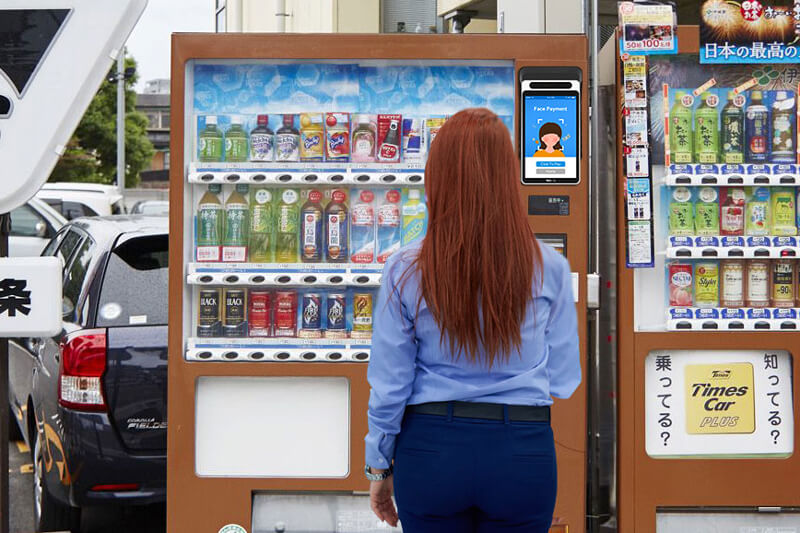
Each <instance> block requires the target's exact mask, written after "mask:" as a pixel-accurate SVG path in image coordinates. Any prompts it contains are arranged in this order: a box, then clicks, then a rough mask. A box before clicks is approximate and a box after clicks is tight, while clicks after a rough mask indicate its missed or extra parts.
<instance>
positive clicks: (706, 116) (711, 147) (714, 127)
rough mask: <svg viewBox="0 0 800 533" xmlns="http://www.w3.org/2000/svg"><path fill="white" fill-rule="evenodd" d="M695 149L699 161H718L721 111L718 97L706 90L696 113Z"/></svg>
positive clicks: (701, 96)
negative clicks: (718, 109)
mask: <svg viewBox="0 0 800 533" xmlns="http://www.w3.org/2000/svg"><path fill="white" fill-rule="evenodd" d="M694 151H695V159H696V160H697V162H698V163H716V162H717V161H718V159H719V113H718V112H717V97H716V95H714V94H711V93H708V92H705V93H703V94H701V95H700V107H698V108H697V111H695V113H694Z"/></svg>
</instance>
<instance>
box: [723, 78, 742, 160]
mask: <svg viewBox="0 0 800 533" xmlns="http://www.w3.org/2000/svg"><path fill="white" fill-rule="evenodd" d="M739 100H742V104H739V105H737V104H738V102H739ZM743 100H744V97H739V98H737V96H736V95H735V94H734V93H733V91H728V103H727V104H725V107H724V108H722V162H723V163H729V164H738V163H744V108H743V107H742V105H743V104H744V102H743Z"/></svg>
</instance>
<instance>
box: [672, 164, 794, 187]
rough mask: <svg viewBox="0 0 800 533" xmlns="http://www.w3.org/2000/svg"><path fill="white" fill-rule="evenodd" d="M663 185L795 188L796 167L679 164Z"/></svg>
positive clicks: (786, 165) (790, 165)
mask: <svg viewBox="0 0 800 533" xmlns="http://www.w3.org/2000/svg"><path fill="white" fill-rule="evenodd" d="M664 181H665V184H666V185H686V186H691V185H694V186H708V187H714V186H728V185H734V186H766V187H769V186H784V187H786V186H797V185H800V173H798V166H797V165H794V164H783V163H772V164H749V163H742V164H682V165H675V164H673V165H669V167H668V169H667V175H666V177H665V179H664Z"/></svg>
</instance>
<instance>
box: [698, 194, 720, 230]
mask: <svg viewBox="0 0 800 533" xmlns="http://www.w3.org/2000/svg"><path fill="white" fill-rule="evenodd" d="M697 199H698V200H699V201H698V202H697V203H696V204H695V206H694V226H695V232H696V234H697V235H703V236H708V235H719V196H718V195H717V190H716V189H715V188H714V187H703V188H702V189H700V192H699V193H698V195H697Z"/></svg>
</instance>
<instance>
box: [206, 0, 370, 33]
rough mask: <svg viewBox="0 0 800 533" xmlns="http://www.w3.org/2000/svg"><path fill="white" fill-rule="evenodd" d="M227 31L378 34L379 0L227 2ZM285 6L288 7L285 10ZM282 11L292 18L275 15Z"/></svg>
mask: <svg viewBox="0 0 800 533" xmlns="http://www.w3.org/2000/svg"><path fill="white" fill-rule="evenodd" d="M216 1H217V2H219V5H220V7H219V8H218V9H222V10H223V12H224V18H225V26H226V31H229V32H267V33H270V32H278V31H286V32H288V33H331V32H338V33H377V32H379V31H380V18H381V14H380V2H379V1H378V0H285V2H281V1H279V0H227V1H226V2H225V4H224V7H222V2H221V0H216ZM283 5H285V8H284V7H282V6H283ZM281 9H284V10H285V11H284V12H285V13H288V14H289V16H287V17H284V24H285V29H283V30H282V29H281V27H280V23H281V19H280V18H279V17H276V16H275V14H276V13H278V12H279V11H280V10H281Z"/></svg>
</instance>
